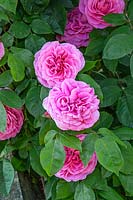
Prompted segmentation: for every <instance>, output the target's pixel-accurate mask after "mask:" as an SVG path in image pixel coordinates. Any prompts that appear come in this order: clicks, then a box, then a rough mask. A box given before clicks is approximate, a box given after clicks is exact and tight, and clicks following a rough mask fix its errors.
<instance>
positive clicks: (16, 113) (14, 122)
mask: <svg viewBox="0 0 133 200" xmlns="http://www.w3.org/2000/svg"><path fill="white" fill-rule="evenodd" d="M5 110H6V115H7V124H6V130H5V131H4V132H0V140H6V139H9V138H13V137H15V136H16V135H17V133H19V132H20V130H21V128H22V125H23V121H24V115H23V112H22V110H21V109H16V108H10V107H8V106H5Z"/></svg>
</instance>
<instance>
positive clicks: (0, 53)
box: [0, 42, 5, 60]
mask: <svg viewBox="0 0 133 200" xmlns="http://www.w3.org/2000/svg"><path fill="white" fill-rule="evenodd" d="M4 55H5V48H4V45H3V43H2V42H0V60H1V59H2V58H3V56H4Z"/></svg>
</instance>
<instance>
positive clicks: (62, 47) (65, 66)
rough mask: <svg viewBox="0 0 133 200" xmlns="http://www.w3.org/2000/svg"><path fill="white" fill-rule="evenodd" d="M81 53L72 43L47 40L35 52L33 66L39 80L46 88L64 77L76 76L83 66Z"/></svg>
mask: <svg viewBox="0 0 133 200" xmlns="http://www.w3.org/2000/svg"><path fill="white" fill-rule="evenodd" d="M84 65H85V60H84V57H83V54H82V53H81V52H80V51H79V50H78V49H77V48H76V47H75V46H74V45H72V44H69V43H62V44H60V43H59V42H58V41H54V42H47V43H46V44H44V45H43V47H42V48H41V50H40V51H38V52H37V53H36V54H35V60H34V68H35V73H36V76H37V78H38V80H39V82H40V83H41V84H42V85H43V86H45V87H48V88H52V87H53V86H54V85H55V84H56V83H58V82H62V81H63V80H64V79H66V78H74V79H75V78H76V75H77V74H78V72H79V71H80V70H81V69H82V68H83V67H84Z"/></svg>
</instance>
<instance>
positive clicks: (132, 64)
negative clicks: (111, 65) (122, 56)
mask: <svg viewBox="0 0 133 200" xmlns="http://www.w3.org/2000/svg"><path fill="white" fill-rule="evenodd" d="M130 72H131V77H132V78H133V55H132V56H131V58H130Z"/></svg>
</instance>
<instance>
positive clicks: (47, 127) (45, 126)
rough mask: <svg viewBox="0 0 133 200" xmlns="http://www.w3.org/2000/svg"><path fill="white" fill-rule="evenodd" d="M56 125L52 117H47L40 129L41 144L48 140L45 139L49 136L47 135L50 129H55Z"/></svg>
mask: <svg viewBox="0 0 133 200" xmlns="http://www.w3.org/2000/svg"><path fill="white" fill-rule="evenodd" d="M54 125H55V123H54V121H53V120H51V119H45V120H44V121H43V122H42V124H41V128H40V131H39V143H40V145H41V144H44V143H45V142H47V141H45V139H47V138H45V136H46V134H47V133H48V132H49V131H54ZM52 133H53V132H52ZM44 138H45V139H44ZM48 139H49V138H48Z"/></svg>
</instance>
